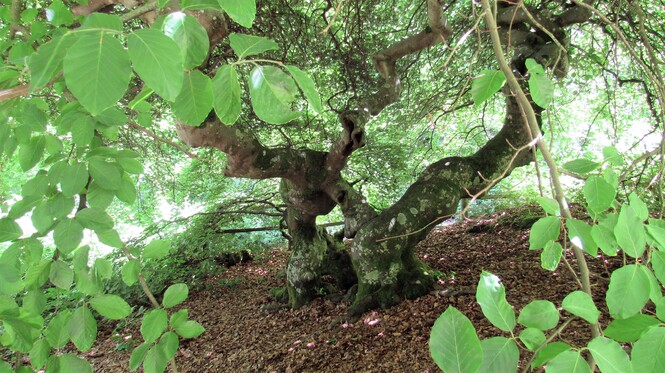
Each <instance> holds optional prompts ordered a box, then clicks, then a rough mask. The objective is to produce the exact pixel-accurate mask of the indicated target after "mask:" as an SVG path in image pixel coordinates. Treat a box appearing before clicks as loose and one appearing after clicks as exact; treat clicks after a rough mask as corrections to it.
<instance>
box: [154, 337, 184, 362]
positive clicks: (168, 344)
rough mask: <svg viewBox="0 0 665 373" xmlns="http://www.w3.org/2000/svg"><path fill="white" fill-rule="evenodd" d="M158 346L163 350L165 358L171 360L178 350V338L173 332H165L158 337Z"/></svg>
mask: <svg viewBox="0 0 665 373" xmlns="http://www.w3.org/2000/svg"><path fill="white" fill-rule="evenodd" d="M157 346H158V347H160V348H161V349H162V351H164V355H165V356H166V359H167V360H169V361H170V360H171V359H173V358H174V357H175V354H176V353H177V352H178V347H179V346H180V338H178V335H177V334H175V333H174V332H166V333H164V335H163V336H162V338H160V339H159V343H158V344H157Z"/></svg>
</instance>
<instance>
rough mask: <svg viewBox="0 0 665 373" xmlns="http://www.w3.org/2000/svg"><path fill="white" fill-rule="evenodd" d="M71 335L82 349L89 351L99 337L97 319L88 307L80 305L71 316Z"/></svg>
mask: <svg viewBox="0 0 665 373" xmlns="http://www.w3.org/2000/svg"><path fill="white" fill-rule="evenodd" d="M68 329H69V336H70V337H71V339H72V342H74V345H75V346H76V347H77V348H78V349H79V350H80V351H81V352H87V351H88V350H90V347H92V344H93V343H95V340H96V339H97V321H96V320H95V317H94V316H92V312H90V309H88V307H86V306H83V307H79V308H77V309H76V311H74V313H73V314H72V316H71V317H70V318H69V323H68Z"/></svg>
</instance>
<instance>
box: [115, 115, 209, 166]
mask: <svg viewBox="0 0 665 373" xmlns="http://www.w3.org/2000/svg"><path fill="white" fill-rule="evenodd" d="M127 124H128V125H129V126H130V127H132V128H135V129H137V130H139V131H141V132H143V133H145V134H146V135H148V136H150V137H152V138H153V139H154V140H157V141H159V142H163V143H164V144H167V145H171V146H172V147H174V148H176V149H178V150H180V151H181V152H183V153H185V155H187V156H188V157H189V158H192V159H198V160H200V161H204V162H209V160H208V159H205V158H201V157H199V156H198V155H196V154H194V153H192V152H190V151H188V150H187V149H185V148H184V147H182V146H180V145H178V144H176V143H175V142H173V141H171V140H169V139H165V138H163V137H161V136H159V135H157V134H156V133H154V132H152V131H150V130H149V129H147V128H145V127H142V126H140V125H138V124H137V123H134V122H132V121H129V122H127Z"/></svg>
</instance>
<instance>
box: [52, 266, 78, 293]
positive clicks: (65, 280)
mask: <svg viewBox="0 0 665 373" xmlns="http://www.w3.org/2000/svg"><path fill="white" fill-rule="evenodd" d="M49 279H50V280H51V283H52V284H53V285H55V286H57V287H59V288H61V289H65V290H69V288H70V287H72V283H73V282H74V271H72V269H71V268H70V267H69V265H68V264H67V263H65V262H63V261H62V260H56V261H54V262H53V264H51V273H50V274H49Z"/></svg>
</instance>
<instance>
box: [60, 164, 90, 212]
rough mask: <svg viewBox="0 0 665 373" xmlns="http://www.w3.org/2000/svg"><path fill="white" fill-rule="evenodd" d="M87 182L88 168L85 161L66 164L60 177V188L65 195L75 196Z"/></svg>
mask: <svg viewBox="0 0 665 373" xmlns="http://www.w3.org/2000/svg"><path fill="white" fill-rule="evenodd" d="M87 184H88V169H87V168H86V167H85V164H84V163H75V164H73V165H66V166H65V169H64V171H63V172H62V178H61V179H60V188H61V189H62V194H64V195H65V197H73V196H75V195H77V194H79V193H80V192H81V191H82V190H83V189H84V188H85V186H86V185H87ZM70 211H71V210H70Z"/></svg>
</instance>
